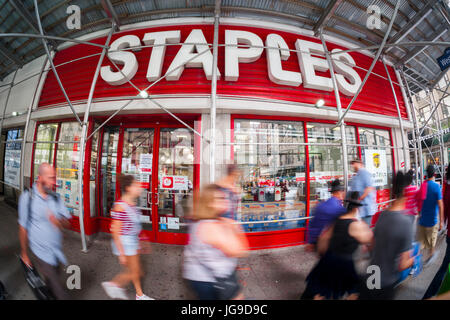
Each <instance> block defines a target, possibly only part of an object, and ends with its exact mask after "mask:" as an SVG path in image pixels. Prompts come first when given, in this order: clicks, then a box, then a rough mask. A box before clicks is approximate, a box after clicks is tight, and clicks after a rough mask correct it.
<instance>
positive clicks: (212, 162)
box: [209, 0, 221, 183]
mask: <svg viewBox="0 0 450 320" xmlns="http://www.w3.org/2000/svg"><path fill="white" fill-rule="evenodd" d="M220 6H221V0H216V4H215V9H214V39H213V64H212V79H211V111H210V129H211V134H210V138H211V143H210V144H209V148H210V149H209V150H210V153H209V182H210V183H213V182H214V180H215V175H216V105H217V60H218V54H219V23H220Z"/></svg>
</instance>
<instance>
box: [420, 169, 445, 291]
mask: <svg viewBox="0 0 450 320" xmlns="http://www.w3.org/2000/svg"><path fill="white" fill-rule="evenodd" d="M442 193H443V198H444V199H443V202H444V216H445V218H444V219H445V221H446V222H447V249H446V251H445V255H444V260H443V261H442V264H441V267H440V268H439V270H438V272H437V273H436V275H435V276H434V278H433V280H432V281H431V283H430V285H429V287H428V289H427V291H426V292H425V294H424V296H423V299H428V298H430V297H433V296H435V295H436V294H437V293H438V291H439V288H440V286H441V283H442V281H443V280H444V277H445V273H446V272H447V270H448V268H449V264H450V228H449V222H450V166H448V167H447V172H446V175H445V179H444V183H443V191H442Z"/></svg>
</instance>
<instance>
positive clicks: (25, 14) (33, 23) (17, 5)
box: [9, 0, 58, 48]
mask: <svg viewBox="0 0 450 320" xmlns="http://www.w3.org/2000/svg"><path fill="white" fill-rule="evenodd" d="M9 4H10V5H11V6H12V7H13V8H14V9H15V10H16V12H17V13H18V14H19V15H20V16H21V17H22V18H23V20H24V21H25V22H26V23H27V24H28V25H29V26H30V27H31V29H33V30H34V31H35V32H36V33H40V31H39V29H40V27H39V25H40V22H38V21H37V20H36V18H34V17H33V16H32V15H31V14H30V12H29V11H28V9H27V8H26V7H25V5H24V3H23V1H17V0H9ZM37 19H38V20H39V21H40V17H38V18H37ZM50 44H51V45H52V46H53V47H54V48H56V47H57V45H58V44H57V42H56V41H55V40H53V39H52V40H50Z"/></svg>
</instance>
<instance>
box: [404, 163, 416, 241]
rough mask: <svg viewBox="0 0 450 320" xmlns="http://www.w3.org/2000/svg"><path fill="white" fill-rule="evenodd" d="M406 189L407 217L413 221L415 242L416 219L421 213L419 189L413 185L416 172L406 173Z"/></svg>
mask: <svg viewBox="0 0 450 320" xmlns="http://www.w3.org/2000/svg"><path fill="white" fill-rule="evenodd" d="M405 178H406V185H407V186H406V188H405V197H406V205H405V211H404V212H405V215H406V216H407V217H408V219H410V220H411V224H412V234H413V240H414V238H415V234H416V218H417V215H418V213H419V208H418V205H417V192H418V190H419V189H418V188H417V187H416V186H415V185H413V184H412V183H413V180H414V171H413V170H409V171H408V172H407V173H406V177H405Z"/></svg>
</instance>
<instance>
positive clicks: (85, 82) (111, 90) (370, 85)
mask: <svg viewBox="0 0 450 320" xmlns="http://www.w3.org/2000/svg"><path fill="white" fill-rule="evenodd" d="M233 31H236V32H235V36H236V34H237V33H239V34H244V33H245V34H248V33H251V34H253V35H252V37H254V38H255V37H256V38H257V39H258V38H259V39H260V41H262V43H263V44H264V45H266V44H267V43H269V39H272V41H275V40H273V39H277V41H281V42H282V43H284V44H285V45H286V47H287V48H289V49H293V50H295V49H297V50H300V51H304V50H306V51H308V50H309V51H310V52H311V54H307V56H308V55H309V57H306V58H305V56H302V57H300V55H303V53H299V52H298V53H296V52H290V54H289V56H287V55H288V54H287V52H286V51H283V50H281V51H277V50H273V51H277V53H276V54H275V55H277V54H278V55H280V52H281V53H282V54H281V58H279V59H281V66H280V68H281V69H282V72H288V73H289V72H290V76H292V77H293V78H296V77H297V78H298V80H299V81H300V79H299V76H300V75H301V77H302V78H303V82H302V84H299V85H298V86H294V85H286V84H279V83H280V81H276V80H274V79H273V75H272V74H271V73H270V72H269V68H275V67H274V66H273V65H272V66H269V64H268V56H269V49H267V48H266V49H261V50H262V52H261V54H260V56H259V57H257V59H256V60H255V59H254V58H253V59H252V58H248V59H246V58H239V63H238V76H237V77H234V79H233V80H232V81H230V80H229V79H231V78H233V76H230V75H229V74H228V80H226V78H227V72H228V70H229V69H231V68H228V67H226V66H225V65H226V64H227V63H230V61H231V59H232V58H233V56H232V54H231V53H228V54H227V55H226V54H225V51H226V49H225V47H224V46H221V47H219V62H218V69H219V73H220V75H221V77H220V79H219V80H218V84H217V93H218V94H221V95H230V96H241V97H254V98H264V99H279V100H288V101H294V102H300V103H306V104H315V103H316V101H317V100H318V99H319V98H320V99H324V100H325V105H326V106H336V102H335V98H334V93H333V91H332V90H328V89H329V88H328V89H327V90H318V89H312V88H311V87H309V88H307V87H308V84H307V79H305V77H306V78H308V76H310V75H311V72H312V73H313V76H318V77H324V78H330V74H329V71H328V70H325V69H326V68H325V69H324V71H320V70H321V68H320V67H317V68H315V70H312V71H311V65H310V64H309V63H307V62H309V61H312V60H311V59H314V60H315V61H316V62H317V61H318V60H317V59H319V60H320V59H321V60H323V61H325V60H324V58H321V57H319V56H317V55H314V50H315V49H311V48H309V46H311V45H314V44H320V43H321V42H320V40H319V39H317V38H313V37H309V36H303V35H298V34H294V33H288V32H282V31H278V30H268V29H263V28H254V27H245V26H231V25H221V26H220V29H219V43H221V44H223V43H225V42H226V41H225V38H226V34H227V32H228V34H231V33H232V32H233ZM237 31H239V32H237ZM156 32H166V33H167V34H173V33H177V32H179V39H180V40H179V42H186V43H189V41H190V40H189V39H190V38H192V37H193V34H194V33H195V35H197V38H198V36H200V37H203V38H204V40H205V42H207V43H212V42H213V26H212V25H183V26H178V25H174V26H165V27H153V28H147V29H139V30H132V31H124V32H120V33H117V34H115V35H113V37H112V43H114V41H116V40H118V39H119V38H123V37H124V36H131V39H134V40H133V41H135V42H136V41H137V42H136V43H137V45H144V42H143V41H144V39H147V40H146V41H147V43H150V42H151V41H150V40H148V38H149V36H148V34H149V33H152V34H154V33H156ZM146 35H147V36H146ZM269 35H270V36H269ZM146 37H147V38H146ZM236 37H237V36H236ZM237 38H238V37H237ZM280 38H281V40H280ZM136 39H137V40H136ZM105 40H106V38H105V37H102V38H98V39H95V40H90V41H91V42H95V43H99V44H104V43H105ZM118 41H122V40H118ZM149 41H150V42H149ZM227 41H229V40H227ZM237 41H238V43H241V42H239V40H237ZM176 42H178V41H176ZM272 43H273V42H272ZM327 47H328V49H329V50H333V49H342V50H345V49H347V48H345V47H342V46H339V45H336V44H334V43H331V42H328V43H327ZM155 48H157V47H154V48H142V49H140V50H139V51H131V50H128V51H127V53H129V54H131V55H134V57H135V59H136V63H137V71H136V72H135V74H133V76H132V77H131V81H132V82H133V83H134V84H135V85H136V86H138V87H139V88H140V89H144V88H146V87H147V86H148V85H150V84H151V83H152V82H151V81H149V80H148V79H147V77H149V78H152V77H153V79H154V78H155V76H154V74H155V72H156V74H158V71H159V72H160V73H159V74H160V75H164V74H165V73H166V72H167V70H168V69H169V67H170V66H171V64H172V62H173V60H174V58H175V57H176V56H177V55H178V54H179V51H180V50H181V49H180V48H181V46H180V45H170V46H167V48H166V49H165V50H164V51H165V52H164V53H163V54H162V58H161V59H162V65H161V68H160V70H156V71H155V69H154V68H153V66H150V68H149V62H150V60H151V58H152V59H153V57H152V50H155ZM242 49H245V48H242ZM99 50H101V49H100V48H98V47H94V46H89V45H84V44H77V45H75V46H72V47H69V48H67V49H64V50H61V51H58V52H57V53H56V56H55V59H54V62H55V64H56V65H58V64H61V63H64V62H68V61H70V60H73V59H77V58H81V57H83V56H87V55H91V54H95V53H99V52H100V51H99ZM197 50H198V49H197ZM273 51H272V53H273ZM196 52H197V51H196V50H195V49H194V50H193V53H196ZM211 52H212V50H211ZM208 54H209V55H210V54H211V53H208ZM348 55H349V56H350V57H351V58H350V59H353V60H354V62H355V65H356V66H355V67H353V68H350V71H353V72H356V73H357V76H358V75H359V78H360V79H363V78H364V76H365V74H366V71H364V70H361V69H359V68H357V67H361V68H365V69H368V68H369V67H370V64H371V63H372V57H368V56H366V55H364V54H362V53H360V52H350V53H348ZM334 57H335V58H336V57H337V56H334ZM98 59H99V56H98V55H97V56H94V57H90V58H87V59H82V60H79V61H75V62H73V63H70V64H66V65H64V66H61V67H58V74H59V76H60V77H61V79H62V82H63V84H64V86H65V89H66V91H67V94H68V96H69V98H70V99H71V101H73V102H80V101H86V100H87V97H88V93H89V89H90V85H91V81H92V78H93V75H94V71H95V68H96V65H97V62H98ZM133 59H134V58H133ZM284 59H286V60H284ZM252 60H254V61H252ZM269 60H270V61H272V60H271V59H269ZM344 60H346V61H347V62H348V58H345V59H344ZM275 61H277V60H275ZM302 61H303V64H302ZM305 61H306V62H305ZM318 62H319V64H320V61H318ZM103 66H106V67H108V66H109V67H110V68H111V71H117V70H116V69H115V67H114V65H113V64H112V63H111V61H109V59H105V61H104V62H103ZM341 66H342V65H341ZM119 67H123V66H121V65H119ZM152 68H153V69H152ZM150 69H152V70H151V72H150ZM322 69H323V68H322ZM337 69H338V68H337ZM270 70H271V69H270ZM308 70H309V71H308ZM388 70H389V72H390V75H391V78H392V79H394V81H395V80H396V79H397V77H396V75H395V72H394V70H393V68H391V67H388ZM347 71H348V70H347ZM339 72H341V74H340V76H341V81H344V82H345V81H346V82H351V81H350V80H351V75H349V72H347V74H346V73H345V70H344V71H342V70H341V71H337V73H339ZM373 72H374V73H376V74H379V75H382V76H385V70H384V67H383V65H382V63H381V62H378V63H377V64H376V65H375V68H374V69H373ZM150 73H152V74H153V76H151V75H150V76H149V74H150ZM350 73H351V72H350ZM307 74H308V76H306V75H307ZM269 75H271V76H269ZM271 78H272V79H271ZM274 81H275V82H278V83H275V82H274ZM210 86H211V81H210V80H208V79H207V77H206V75H205V71H204V66H203V67H202V65H201V64H200V65H199V64H198V63H197V65H194V66H191V67H186V68H185V69H184V71H182V73H181V74H180V76H179V79H171V80H167V79H164V80H162V81H160V82H159V83H158V84H156V85H155V86H153V87H152V88H151V89H150V90H149V92H148V93H149V94H150V95H155V94H167V95H170V94H210V91H211V89H210ZM394 87H395V90H396V95H397V98H398V99H399V104H400V111H401V114H402V117H404V118H407V112H406V108H405V104H404V101H403V97H402V94H401V90H400V88H399V87H398V86H397V85H395V86H394ZM340 91H341V101H342V104H343V106H344V107H345V106H346V105H348V103H349V102H350V100H351V99H352V96H351V95H346V94H344V93H342V92H345V90H343V89H341V88H340ZM137 94H138V92H137V91H136V89H135V88H133V87H132V86H131V85H130V84H129V83H127V82H124V83H123V84H119V85H111V84H110V83H108V82H106V81H105V80H104V79H103V78H102V77H99V80H98V82H97V85H96V88H95V94H94V98H111V97H117V98H119V97H128V96H136V95H137ZM57 104H66V101H65V99H64V97H63V95H62V93H61V90H60V89H59V86H58V84H57V81H56V78H55V77H54V75H53V73H52V72H49V73H48V76H47V79H46V81H45V85H44V88H43V91H42V94H41V98H40V102H39V107H46V106H52V105H57ZM352 110H359V111H365V112H369V113H374V114H383V115H389V116H394V117H396V116H397V110H396V106H395V101H394V97H393V94H392V91H391V88H390V86H389V83H388V81H387V80H385V79H383V78H380V77H378V76H375V75H373V74H372V75H371V76H370V77H369V79H368V81H367V82H366V84H365V86H364V89H363V90H362V92H361V93H360V95H359V96H358V98H357V100H356V102H355V104H354V106H353V107H352Z"/></svg>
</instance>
